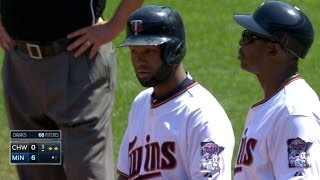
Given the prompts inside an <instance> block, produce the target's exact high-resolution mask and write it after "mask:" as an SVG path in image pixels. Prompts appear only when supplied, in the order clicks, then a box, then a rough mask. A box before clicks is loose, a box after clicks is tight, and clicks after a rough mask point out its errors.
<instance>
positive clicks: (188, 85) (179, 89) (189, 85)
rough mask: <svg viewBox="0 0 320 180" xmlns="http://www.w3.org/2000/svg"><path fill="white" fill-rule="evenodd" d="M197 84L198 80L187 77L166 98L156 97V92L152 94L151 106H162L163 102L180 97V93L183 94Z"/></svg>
mask: <svg viewBox="0 0 320 180" xmlns="http://www.w3.org/2000/svg"><path fill="white" fill-rule="evenodd" d="M197 84H198V82H196V81H194V80H191V79H189V78H188V77H187V78H186V79H185V80H184V81H183V82H182V83H181V84H180V85H179V86H178V87H177V88H176V89H175V90H174V91H173V92H171V93H169V95H168V96H166V97H165V98H161V99H155V98H154V94H152V97H151V108H156V107H159V106H161V105H162V104H165V103H166V102H168V101H170V100H172V99H174V98H176V97H178V96H179V95H181V94H183V93H184V92H186V91H187V90H188V89H190V88H192V87H193V86H195V85H197Z"/></svg>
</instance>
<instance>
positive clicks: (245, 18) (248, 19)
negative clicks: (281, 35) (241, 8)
mask: <svg viewBox="0 0 320 180" xmlns="http://www.w3.org/2000/svg"><path fill="white" fill-rule="evenodd" d="M233 19H234V20H235V21H236V22H237V23H238V24H239V25H241V26H242V27H244V28H246V29H248V30H250V31H253V32H256V33H258V34H263V35H266V36H270V37H272V35H271V34H270V33H269V32H268V31H266V30H264V28H262V27H261V26H260V25H259V24H258V23H257V22H256V21H255V20H254V18H253V16H252V15H244V14H236V15H233Z"/></svg>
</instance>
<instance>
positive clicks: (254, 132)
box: [234, 77, 320, 180]
mask: <svg viewBox="0 0 320 180" xmlns="http://www.w3.org/2000/svg"><path fill="white" fill-rule="evenodd" d="M234 179H235V180H251V179H252V180H273V179H277V180H289V179H290V180H294V179H296V180H297V179H310V180H320V102H319V98H318V96H317V95H316V93H315V92H314V91H313V90H312V89H311V88H310V86H309V85H308V84H307V83H306V82H305V80H304V79H302V78H301V77H298V78H296V79H294V80H292V81H291V82H288V83H287V84H286V85H283V87H281V89H280V90H279V91H278V92H277V93H276V94H275V95H273V96H272V97H271V98H269V99H265V100H263V101H261V102H259V103H257V104H255V105H253V106H252V108H251V109H250V111H249V113H248V115H247V119H246V124H245V128H244V132H243V135H242V139H241V145H240V146H239V152H238V157H237V159H236V165H235V169H234Z"/></svg>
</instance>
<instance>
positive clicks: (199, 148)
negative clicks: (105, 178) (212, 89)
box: [117, 81, 234, 180]
mask: <svg viewBox="0 0 320 180" xmlns="http://www.w3.org/2000/svg"><path fill="white" fill-rule="evenodd" d="M152 93H153V88H149V89H146V90H144V91H142V92H141V93H140V94H139V95H138V96H137V97H136V99H135V100H134V102H133V105H132V107H131V110H130V114H129V120H128V127H127V129H126V132H125V135H124V137H123V140H122V143H121V147H120V152H119V158H118V167H117V172H118V173H119V174H121V175H123V176H126V177H128V178H129V179H172V180H178V179H183V180H187V179H219V180H222V179H223V180H229V179H231V174H232V173H231V159H232V153H233V148H234V135H233V130H232V126H231V123H230V121H229V119H228V117H227V115H226V113H225V111H224V110H223V108H222V107H221V105H220V104H219V103H218V102H217V100H216V99H215V98H214V97H213V96H212V95H211V94H210V93H209V92H208V91H207V90H206V89H205V88H203V87H202V86H201V85H200V84H198V83H197V82H194V81H191V83H189V84H188V85H187V86H185V87H184V88H182V89H180V90H179V91H177V92H176V93H174V94H173V95H172V96H170V97H169V98H166V99H165V100H162V101H161V102H152V98H151V95H152Z"/></svg>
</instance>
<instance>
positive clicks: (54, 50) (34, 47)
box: [14, 38, 70, 59]
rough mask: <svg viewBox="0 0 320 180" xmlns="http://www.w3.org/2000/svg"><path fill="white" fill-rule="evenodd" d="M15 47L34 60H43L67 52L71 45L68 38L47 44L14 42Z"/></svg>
mask: <svg viewBox="0 0 320 180" xmlns="http://www.w3.org/2000/svg"><path fill="white" fill-rule="evenodd" d="M14 43H15V47H16V48H17V49H18V50H20V51H21V52H23V53H25V54H27V55H28V56H30V57H31V58H33V59H42V58H44V57H47V56H54V55H57V54H59V53H61V52H62V51H65V50H66V49H67V47H68V45H69V44H70V40H69V39H67V38H63V39H59V40H57V41H53V42H47V43H33V42H25V41H19V40H14Z"/></svg>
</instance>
